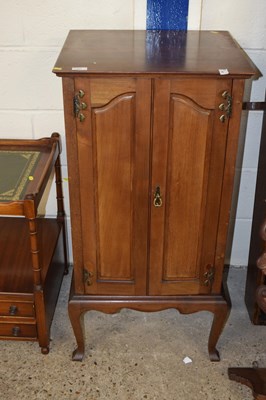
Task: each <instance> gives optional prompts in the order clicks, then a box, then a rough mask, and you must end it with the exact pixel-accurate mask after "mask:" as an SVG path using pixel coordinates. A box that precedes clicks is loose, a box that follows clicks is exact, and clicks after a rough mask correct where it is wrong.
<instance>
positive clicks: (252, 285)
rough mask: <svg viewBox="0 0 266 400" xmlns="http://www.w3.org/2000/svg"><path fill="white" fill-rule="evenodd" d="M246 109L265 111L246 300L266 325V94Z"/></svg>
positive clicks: (254, 319) (255, 320)
mask: <svg viewBox="0 0 266 400" xmlns="http://www.w3.org/2000/svg"><path fill="white" fill-rule="evenodd" d="M245 109H248V110H249V111H253V110H255V111H264V116H263V122H262V131H261V142H260V151H259V160H258V172H257V183H256V191H255V200H254V210H253V218H252V230H251V239H250V249H249V258H248V271H247V280H246V291H245V302H246V306H247V310H248V313H249V317H250V319H251V321H252V322H253V323H254V324H255V325H266V312H265V311H263V309H262V308H261V307H259V306H258V303H257V301H256V290H257V288H258V287H259V286H260V285H263V284H266V278H265V275H264V274H263V273H262V271H261V270H260V269H259V268H257V260H258V258H259V257H260V255H261V254H262V252H263V249H264V247H265V242H264V240H265V233H264V234H261V235H260V233H259V232H260V229H261V223H262V220H263V218H264V217H265V215H266V203H265V199H266V183H265V171H266V156H265V154H266V96H265V101H264V102H254V103H246V106H245ZM261 233H262V232H261Z"/></svg>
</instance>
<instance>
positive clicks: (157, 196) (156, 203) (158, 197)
mask: <svg viewBox="0 0 266 400" xmlns="http://www.w3.org/2000/svg"><path fill="white" fill-rule="evenodd" d="M162 204H163V200H162V196H161V191H160V186H157V187H156V189H155V192H154V198H153V205H154V207H161V206H162Z"/></svg>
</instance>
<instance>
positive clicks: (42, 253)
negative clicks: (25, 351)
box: [0, 133, 68, 354]
mask: <svg viewBox="0 0 266 400" xmlns="http://www.w3.org/2000/svg"><path fill="white" fill-rule="evenodd" d="M60 152H61V145H60V136H59V134H58V133H53V134H52V136H51V137H50V138H44V139H39V140H6V139H1V140H0V216H1V217H0V232H1V234H0V339H2V340H6V339H12V340H34V341H38V342H39V345H40V347H41V351H42V353H43V354H47V353H48V352H49V342H50V326H51V323H52V319H53V315H54V311H55V307H56V303H57V298H58V294H59V291H60V287H61V283H62V278H63V275H64V274H65V273H67V271H68V255H67V236H66V226H65V211H64V203H63V191H62V179H61V165H60ZM53 172H55V179H56V196H57V218H44V217H43V216H41V215H39V213H38V206H39V205H40V202H41V199H42V198H43V197H44V196H43V194H44V191H45V189H46V187H47V184H48V183H49V182H50V180H51V179H52V176H53ZM23 217H24V218H23Z"/></svg>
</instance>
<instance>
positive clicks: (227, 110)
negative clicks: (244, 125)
mask: <svg viewBox="0 0 266 400" xmlns="http://www.w3.org/2000/svg"><path fill="white" fill-rule="evenodd" d="M222 98H223V99H224V100H225V102H224V103H221V104H220V105H219V110H221V111H224V113H223V114H222V115H221V116H220V121H221V122H225V120H226V119H229V118H230V117H231V115H232V107H233V98H232V96H231V95H230V93H229V92H227V91H226V90H225V91H224V92H223V93H222Z"/></svg>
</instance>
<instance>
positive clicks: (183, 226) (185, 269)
mask: <svg viewBox="0 0 266 400" xmlns="http://www.w3.org/2000/svg"><path fill="white" fill-rule="evenodd" d="M170 104H171V105H170V132H169V149H168V171H167V187H166V194H165V197H166V202H167V205H166V229H165V230H166V232H167V234H166V235H165V246H164V248H165V252H164V277H163V279H167V280H168V279H177V278H195V277H196V276H197V275H198V267H197V264H198V259H197V258H198V251H199V249H198V248H199V245H200V243H199V240H200V236H201V235H200V234H199V233H200V232H201V231H202V226H201V224H202V223H203V220H202V218H201V214H202V212H204V207H205V202H206V186H207V179H208V168H207V167H208V165H207V164H206V162H205V160H206V158H207V157H208V154H206V153H207V152H209V149H210V143H211V128H212V113H211V111H210V110H205V109H203V108H201V107H199V106H198V105H196V103H194V102H192V101H191V100H189V99H188V98H186V97H184V96H177V95H172V96H171V101H170ZM202 209H203V210H202Z"/></svg>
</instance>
